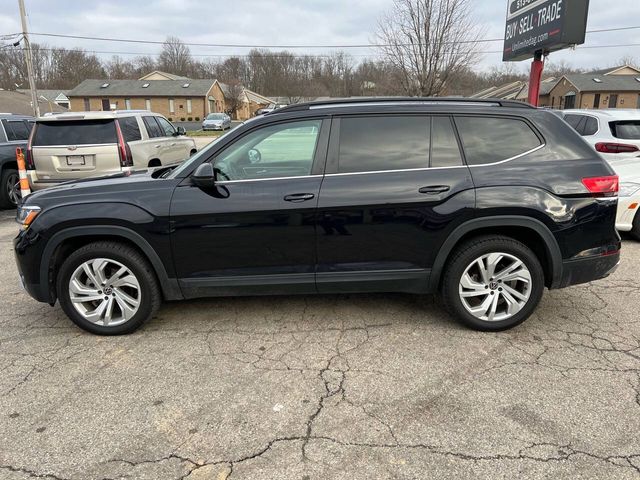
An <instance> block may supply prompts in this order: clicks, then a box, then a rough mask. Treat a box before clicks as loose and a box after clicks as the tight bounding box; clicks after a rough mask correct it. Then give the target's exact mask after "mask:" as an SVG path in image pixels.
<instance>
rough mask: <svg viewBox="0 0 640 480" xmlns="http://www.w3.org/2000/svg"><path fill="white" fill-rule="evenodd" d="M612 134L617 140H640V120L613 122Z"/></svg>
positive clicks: (611, 124)
mask: <svg viewBox="0 0 640 480" xmlns="http://www.w3.org/2000/svg"><path fill="white" fill-rule="evenodd" d="M609 125H610V126H611V133H612V134H613V136H614V137H616V138H623V139H627V140H640V120H628V121H624V122H611V123H610V124H609Z"/></svg>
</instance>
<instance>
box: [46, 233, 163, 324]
mask: <svg viewBox="0 0 640 480" xmlns="http://www.w3.org/2000/svg"><path fill="white" fill-rule="evenodd" d="M92 258H108V259H111V260H115V261H117V262H120V263H121V264H122V265H124V266H126V267H127V268H129V270H131V272H132V273H133V274H134V275H135V277H136V279H137V280H138V282H139V284H140V294H141V296H140V306H139V307H138V311H137V312H136V313H135V314H134V315H133V317H131V318H130V319H129V320H127V321H126V322H125V323H122V324H120V325H116V326H104V325H98V324H95V323H92V322H90V321H88V320H86V319H85V318H84V317H83V316H82V315H81V314H80V313H79V312H78V311H77V310H76V309H75V307H74V306H73V303H72V302H71V299H70V294H69V281H70V279H71V275H72V274H73V272H74V271H75V270H76V269H77V268H78V267H79V266H80V265H81V264H82V263H84V262H86V261H87V260H91V259H92ZM56 289H57V293H58V300H59V301H60V306H61V307H62V310H64V312H65V313H66V314H67V316H68V317H69V318H70V319H71V320H72V321H73V323H75V324H76V325H77V326H79V327H80V328H82V329H83V330H86V331H88V332H91V333H95V334H97V335H123V334H127V333H131V332H133V331H135V330H136V329H138V328H139V327H140V326H141V325H142V324H143V323H145V322H146V321H147V320H149V319H150V318H151V317H153V316H154V315H155V313H156V312H157V311H158V308H159V307H160V304H161V302H162V296H161V292H160V287H159V286H158V280H157V278H156V275H155V272H154V271H153V268H152V267H151V265H150V264H149V262H148V261H147V259H146V258H144V257H143V256H142V255H141V254H140V253H139V252H138V251H137V250H135V249H133V248H131V247H129V246H127V245H124V244H121V243H118V242H109V241H103V242H95V243H90V244H88V245H85V246H84V247H82V248H79V249H78V250H76V251H75V252H73V253H72V254H71V255H69V257H68V258H67V259H66V260H65V261H64V263H63V264H62V265H61V267H60V269H59V270H58V275H57V280H56Z"/></svg>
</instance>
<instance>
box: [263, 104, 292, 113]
mask: <svg viewBox="0 0 640 480" xmlns="http://www.w3.org/2000/svg"><path fill="white" fill-rule="evenodd" d="M285 106H286V105H281V104H276V103H272V104H271V105H268V106H266V107H264V108H259V109H258V110H256V115H264V114H266V113H271V112H274V111H276V110H278V109H279V108H283V107H285Z"/></svg>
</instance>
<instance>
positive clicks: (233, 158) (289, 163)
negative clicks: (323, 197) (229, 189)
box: [215, 120, 322, 180]
mask: <svg viewBox="0 0 640 480" xmlns="http://www.w3.org/2000/svg"><path fill="white" fill-rule="evenodd" d="M321 124H322V121H321V120H309V121H302V122H291V123H284V124H279V125H273V126H270V127H264V128H260V129H258V130H255V131H253V132H251V133H249V134H247V135H245V136H244V137H242V138H241V139H240V140H238V141H236V142H235V143H233V144H232V145H231V146H230V147H228V148H227V149H226V150H224V151H223V152H222V154H220V155H219V156H218V158H217V159H216V160H215V169H216V174H217V177H218V180H246V179H259V178H274V177H296V176H301V175H309V174H310V173H311V166H312V164H313V157H314V153H315V151H316V142H317V140H318V134H319V132H320V126H321Z"/></svg>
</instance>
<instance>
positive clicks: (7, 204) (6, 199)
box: [0, 168, 20, 209]
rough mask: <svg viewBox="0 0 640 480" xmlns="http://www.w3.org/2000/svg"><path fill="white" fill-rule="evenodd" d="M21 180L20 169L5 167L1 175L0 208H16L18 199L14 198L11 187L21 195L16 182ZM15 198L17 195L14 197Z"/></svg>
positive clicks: (16, 193)
mask: <svg viewBox="0 0 640 480" xmlns="http://www.w3.org/2000/svg"><path fill="white" fill-rule="evenodd" d="M19 181H20V177H19V176H18V170H16V169H15V168H5V169H4V170H2V175H0V186H1V189H0V208H2V209H10V208H16V205H17V203H16V201H15V200H14V199H12V196H11V193H10V190H9V189H10V188H11V189H13V190H14V192H15V195H18V196H19V192H20V190H19V189H17V190H16V188H15V186H16V183H18V182H19ZM14 198H15V197H14Z"/></svg>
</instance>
